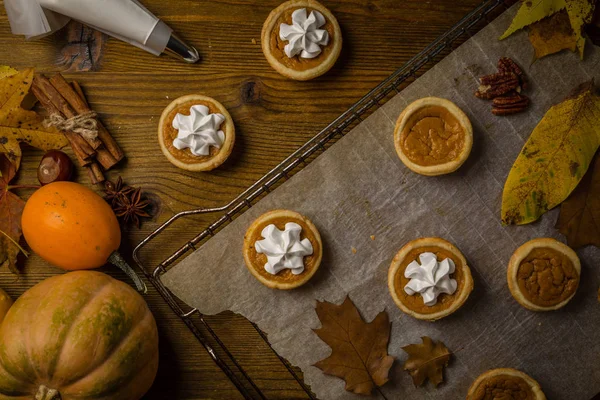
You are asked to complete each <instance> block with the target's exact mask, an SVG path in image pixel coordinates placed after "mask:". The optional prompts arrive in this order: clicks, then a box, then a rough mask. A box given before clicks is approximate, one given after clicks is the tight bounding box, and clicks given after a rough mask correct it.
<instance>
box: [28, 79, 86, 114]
mask: <svg viewBox="0 0 600 400" xmlns="http://www.w3.org/2000/svg"><path fill="white" fill-rule="evenodd" d="M33 86H37V88H38V89H39V90H40V91H42V92H43V93H44V94H45V95H46V97H47V98H48V100H49V101H50V103H51V104H52V105H53V106H54V108H55V109H56V110H58V111H59V112H60V113H61V114H62V115H63V116H64V117H65V118H73V117H75V116H76V115H77V113H76V112H75V110H73V108H71V106H70V105H69V104H68V103H67V101H66V100H65V98H64V97H63V96H62V95H61V94H60V93H59V92H58V90H56V88H55V87H54V86H52V84H51V83H50V81H49V80H48V78H46V77H44V76H42V75H39V76H36V77H35V78H33Z"/></svg>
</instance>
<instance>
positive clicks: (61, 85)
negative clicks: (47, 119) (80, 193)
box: [31, 74, 124, 185]
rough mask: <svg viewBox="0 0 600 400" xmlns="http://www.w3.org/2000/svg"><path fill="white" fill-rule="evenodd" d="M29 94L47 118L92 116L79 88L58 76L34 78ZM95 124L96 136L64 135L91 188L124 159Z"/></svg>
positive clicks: (111, 140)
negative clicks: (35, 99)
mask: <svg viewBox="0 0 600 400" xmlns="http://www.w3.org/2000/svg"><path fill="white" fill-rule="evenodd" d="M31 91H32V93H33V94H34V95H35V97H36V98H37V99H38V101H39V102H40V103H41V104H42V106H43V107H44V108H45V109H46V111H47V112H48V114H49V115H58V116H60V117H62V118H64V119H66V120H68V119H70V118H74V117H77V116H80V115H86V114H90V113H91V112H92V110H91V109H90V107H89V105H88V103H87V100H86V98H85V96H84V94H83V91H82V90H81V86H79V84H78V83H77V82H75V81H73V82H72V83H70V84H69V83H68V82H67V81H66V80H65V78H64V77H63V76H62V75H61V74H56V75H54V76H52V77H51V78H50V79H48V78H46V77H44V76H43V75H40V76H36V77H35V78H34V80H33V84H32V86H31ZM96 124H97V135H94V136H90V135H85V136H84V135H81V134H79V133H76V132H71V131H63V132H64V134H65V136H66V137H67V139H68V140H69V143H70V145H71V148H72V149H73V153H74V154H75V157H76V158H77V161H78V162H79V165H80V166H82V167H84V168H86V169H87V171H88V175H89V176H90V180H91V181H92V183H93V184H94V185H95V184H97V183H100V182H103V181H104V174H103V172H102V169H104V170H108V169H110V168H112V167H113V166H114V165H116V164H117V163H118V162H119V161H121V160H122V159H123V158H124V154H123V151H122V150H121V148H120V147H119V145H118V144H117V142H116V141H115V139H114V138H113V137H112V136H111V135H110V133H108V131H107V130H106V128H105V127H104V126H103V125H102V124H101V123H100V121H97V123H96ZM100 166H102V168H101V167H100Z"/></svg>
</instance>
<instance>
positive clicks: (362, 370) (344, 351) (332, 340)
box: [314, 297, 394, 395]
mask: <svg viewBox="0 0 600 400" xmlns="http://www.w3.org/2000/svg"><path fill="white" fill-rule="evenodd" d="M316 311H317V315H318V317H319V320H320V321H321V325H322V327H321V328H319V329H315V330H314V332H315V333H316V334H317V335H318V336H319V338H321V340H322V341H324V342H325V343H327V345H328V346H329V347H331V355H330V356H329V357H327V358H326V359H324V360H321V361H319V362H317V363H316V364H315V366H316V367H317V368H319V369H321V370H322V371H323V372H324V373H325V374H327V375H333V376H337V377H338V378H342V379H344V380H345V381H346V390H347V391H349V392H353V393H357V394H364V395H368V394H371V392H372V391H373V389H374V388H375V387H379V386H382V385H384V384H385V383H386V382H387V381H388V374H389V371H390V368H391V367H392V364H393V363H394V357H392V356H390V355H388V353H387V347H388V342H389V340H390V330H391V324H390V320H389V316H388V314H387V313H386V312H385V311H382V312H380V313H379V314H377V316H376V317H375V319H374V320H373V321H372V322H370V323H366V322H365V321H364V320H363V319H362V318H361V316H360V314H359V312H358V310H357V309H356V306H355V305H354V303H352V300H350V298H349V297H346V300H344V302H343V303H342V304H341V305H336V304H332V303H328V302H326V301H324V302H317V307H316Z"/></svg>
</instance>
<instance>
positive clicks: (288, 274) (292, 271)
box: [243, 210, 323, 290]
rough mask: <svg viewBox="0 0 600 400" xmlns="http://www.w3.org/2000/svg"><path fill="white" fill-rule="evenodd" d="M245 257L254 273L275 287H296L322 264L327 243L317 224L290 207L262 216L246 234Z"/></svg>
mask: <svg viewBox="0 0 600 400" xmlns="http://www.w3.org/2000/svg"><path fill="white" fill-rule="evenodd" d="M243 253H244V261H245V263H246V267H247V268H248V270H249V271H250V273H251V274H252V275H253V276H254V277H255V278H256V279H258V280H259V281H260V283H262V284H263V285H265V286H268V287H270V288H272V289H283V290H287V289H294V288H297V287H299V286H302V285H304V284H305V283H306V282H308V281H309V280H310V278H312V277H313V275H314V274H315V273H316V272H317V270H318V269H319V266H320V265H321V259H322V257H323V243H322V242H321V235H320V234H319V231H318V229H317V227H316V226H315V225H314V224H313V223H312V222H311V221H310V220H309V219H308V218H306V217H305V216H303V215H302V214H299V213H297V212H295V211H290V210H273V211H269V212H267V213H265V214H263V215H261V216H260V217H258V218H257V219H256V220H255V221H254V222H253V223H252V224H251V225H250V227H249V228H248V230H247V231H246V234H245V236H244V248H243Z"/></svg>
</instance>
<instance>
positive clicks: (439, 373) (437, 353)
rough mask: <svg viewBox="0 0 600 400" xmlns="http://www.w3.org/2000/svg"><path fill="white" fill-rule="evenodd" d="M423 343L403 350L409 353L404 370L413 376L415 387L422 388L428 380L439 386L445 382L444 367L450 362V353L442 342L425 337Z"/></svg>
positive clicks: (410, 345) (411, 345)
mask: <svg viewBox="0 0 600 400" xmlns="http://www.w3.org/2000/svg"><path fill="white" fill-rule="evenodd" d="M421 340H423V343H420V344H409V345H408V346H404V347H403V348H402V350H404V351H405V352H407V353H408V360H406V362H405V363H404V370H406V371H408V373H409V374H410V376H412V379H413V383H414V384H415V386H422V385H423V384H424V383H425V380H426V379H429V381H430V382H431V383H433V384H434V385H435V386H438V385H439V384H440V383H442V382H443V381H444V367H446V366H448V362H449V361H450V355H451V353H450V351H449V350H448V348H447V347H446V346H445V345H444V343H442V342H434V341H433V340H431V338H429V337H427V336H423V337H422V338H421Z"/></svg>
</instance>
